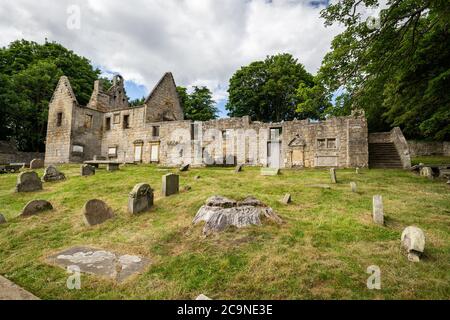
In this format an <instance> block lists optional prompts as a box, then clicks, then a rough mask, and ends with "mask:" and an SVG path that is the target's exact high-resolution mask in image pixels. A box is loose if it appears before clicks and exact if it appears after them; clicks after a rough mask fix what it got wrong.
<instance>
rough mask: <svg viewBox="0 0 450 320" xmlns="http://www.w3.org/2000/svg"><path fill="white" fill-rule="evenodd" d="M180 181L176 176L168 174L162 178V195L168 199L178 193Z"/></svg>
mask: <svg viewBox="0 0 450 320" xmlns="http://www.w3.org/2000/svg"><path fill="white" fill-rule="evenodd" d="M179 188H180V179H179V176H178V175H177V174H173V173H169V174H166V175H164V176H163V177H162V195H163V196H164V197H168V196H170V195H172V194H176V193H178V192H179Z"/></svg>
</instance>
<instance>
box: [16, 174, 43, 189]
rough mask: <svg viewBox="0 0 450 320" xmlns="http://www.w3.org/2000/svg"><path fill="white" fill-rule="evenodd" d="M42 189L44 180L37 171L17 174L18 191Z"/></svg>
mask: <svg viewBox="0 0 450 320" xmlns="http://www.w3.org/2000/svg"><path fill="white" fill-rule="evenodd" d="M38 190H42V181H41V180H40V179H39V176H38V174H37V173H36V172H34V171H30V172H22V173H21V174H19V175H18V176H17V184H16V192H32V191H38Z"/></svg>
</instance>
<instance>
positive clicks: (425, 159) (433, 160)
mask: <svg viewBox="0 0 450 320" xmlns="http://www.w3.org/2000/svg"><path fill="white" fill-rule="evenodd" d="M419 163H424V164H429V165H434V164H435V165H439V164H450V157H444V156H421V157H414V158H412V159H411V164H413V165H415V164H419Z"/></svg>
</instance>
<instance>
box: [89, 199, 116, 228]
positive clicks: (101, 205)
mask: <svg viewBox="0 0 450 320" xmlns="http://www.w3.org/2000/svg"><path fill="white" fill-rule="evenodd" d="M83 215H84V219H85V222H86V224H88V225H90V226H94V225H97V224H101V223H103V222H105V221H106V220H108V219H111V218H113V217H114V212H113V210H112V209H111V208H110V207H108V205H107V204H106V203H105V202H103V201H101V200H98V199H92V200H89V201H88V202H86V203H85V205H84V207H83Z"/></svg>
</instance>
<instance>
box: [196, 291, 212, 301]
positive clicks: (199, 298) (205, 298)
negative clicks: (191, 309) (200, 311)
mask: <svg viewBox="0 0 450 320" xmlns="http://www.w3.org/2000/svg"><path fill="white" fill-rule="evenodd" d="M195 300H212V299H211V298H209V297H207V296H205V295H204V294H203V293H202V294H200V295H199V296H198V297H197V298H195Z"/></svg>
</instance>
